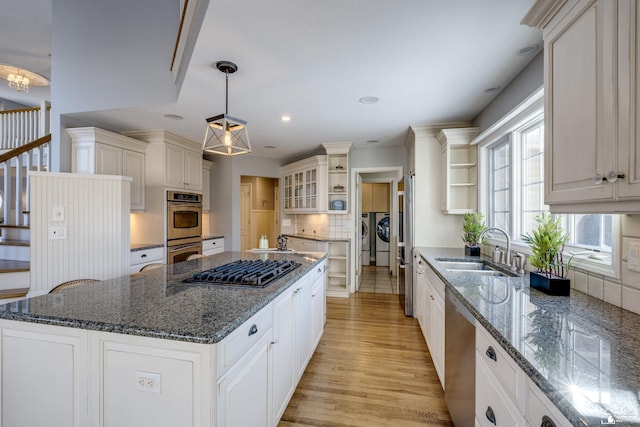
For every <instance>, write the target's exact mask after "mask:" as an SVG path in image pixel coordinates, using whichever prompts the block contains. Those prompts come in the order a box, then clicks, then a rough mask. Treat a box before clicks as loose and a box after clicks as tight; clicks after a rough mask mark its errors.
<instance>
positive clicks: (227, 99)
mask: <svg viewBox="0 0 640 427" xmlns="http://www.w3.org/2000/svg"><path fill="white" fill-rule="evenodd" d="M224 75H225V76H226V88H225V100H224V105H225V110H224V113H225V114H229V72H228V71H225V73H224Z"/></svg>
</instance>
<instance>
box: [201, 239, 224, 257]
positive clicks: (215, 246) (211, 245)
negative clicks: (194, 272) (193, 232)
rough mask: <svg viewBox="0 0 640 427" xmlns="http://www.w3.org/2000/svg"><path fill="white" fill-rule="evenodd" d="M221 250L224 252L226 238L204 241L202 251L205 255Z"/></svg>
mask: <svg viewBox="0 0 640 427" xmlns="http://www.w3.org/2000/svg"><path fill="white" fill-rule="evenodd" d="M220 252H224V238H219V239H209V240H203V241H202V253H203V254H204V255H213V254H217V253H220Z"/></svg>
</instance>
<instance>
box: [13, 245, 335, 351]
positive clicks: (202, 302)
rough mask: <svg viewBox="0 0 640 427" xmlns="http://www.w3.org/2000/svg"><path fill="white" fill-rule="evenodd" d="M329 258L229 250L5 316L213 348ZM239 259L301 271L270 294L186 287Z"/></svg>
mask: <svg viewBox="0 0 640 427" xmlns="http://www.w3.org/2000/svg"><path fill="white" fill-rule="evenodd" d="M325 257H326V255H325V254H324V253H305V254H252V253H249V252H242V253H240V252H224V253H221V254H217V255H212V256H208V257H204V258H198V259H195V260H192V261H187V262H183V263H180V264H174V265H168V266H166V267H165V268H159V269H153V270H148V271H147V272H142V273H136V274H132V275H130V276H124V277H120V278H117V279H113V280H107V281H104V282H98V283H95V284H88V285H85V286H82V287H80V288H74V289H68V290H65V291H63V292H61V293H56V294H48V295H42V296H38V297H34V298H30V299H27V300H22V301H18V302H16V303H12V304H7V305H2V306H0V318H3V319H9V320H18V321H24V322H33V323H43V324H49V325H57V326H67V327H72V328H82V329H91V330H97V331H104V332H114V333H120V334H129V335H140V336H145V337H153V338H162V339H170V340H179V341H188V342H195V343H203V344H212V343H216V342H219V341H220V340H222V339H223V338H224V337H226V336H227V335H228V334H229V333H231V332H232V331H233V330H234V329H236V328H237V327H238V326H240V325H241V324H242V323H244V322H245V321H246V320H247V319H249V318H250V317H251V316H253V315H254V314H255V313H257V312H258V311H260V309H262V308H263V307H265V306H266V305H267V304H268V303H269V302H270V301H272V300H273V299H274V298H276V297H277V296H278V295H279V294H280V293H282V292H283V291H284V290H285V289H287V288H288V287H289V286H290V285H292V284H293V283H295V282H296V281H297V280H298V279H300V278H301V277H302V276H303V275H304V274H306V273H307V272H308V271H310V270H311V269H312V268H313V267H314V266H315V265H316V264H318V263H319V262H321V261H322V260H323V259H324V258H325ZM237 259H285V260H294V261H297V262H299V263H301V266H300V267H298V268H297V269H295V270H294V271H292V272H291V273H289V274H287V275H286V276H284V277H282V278H280V279H277V280H276V281H274V282H272V283H271V284H269V285H268V286H267V287H265V288H263V289H260V288H251V289H240V288H230V287H225V286H211V285H190V284H184V283H182V280H183V279H186V278H190V277H191V276H192V275H193V273H195V272H199V271H203V270H206V269H209V268H213V267H215V266H218V265H222V264H225V263H228V262H231V261H234V260H237Z"/></svg>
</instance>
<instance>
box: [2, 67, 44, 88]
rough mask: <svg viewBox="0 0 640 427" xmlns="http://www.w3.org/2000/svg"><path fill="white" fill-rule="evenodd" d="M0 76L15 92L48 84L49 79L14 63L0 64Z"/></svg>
mask: <svg viewBox="0 0 640 427" xmlns="http://www.w3.org/2000/svg"><path fill="white" fill-rule="evenodd" d="M0 78H2V79H5V80H6V81H7V85H8V86H9V87H10V88H11V89H13V90H15V91H17V92H29V88H30V87H32V86H49V80H47V79H46V78H44V77H42V76H41V75H40V74H36V73H34V72H31V71H29V70H25V69H24V68H18V67H16V66H15V65H8V64H0Z"/></svg>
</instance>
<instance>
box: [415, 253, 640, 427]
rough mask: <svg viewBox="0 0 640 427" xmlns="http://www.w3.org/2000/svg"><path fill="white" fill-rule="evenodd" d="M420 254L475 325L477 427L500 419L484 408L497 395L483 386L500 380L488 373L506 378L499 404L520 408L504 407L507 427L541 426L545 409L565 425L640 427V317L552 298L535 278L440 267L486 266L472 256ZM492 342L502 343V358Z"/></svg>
mask: <svg viewBox="0 0 640 427" xmlns="http://www.w3.org/2000/svg"><path fill="white" fill-rule="evenodd" d="M417 252H418V253H419V254H420V256H421V257H422V259H423V260H424V261H426V262H427V264H428V265H429V267H431V269H432V271H433V272H434V273H435V275H437V276H438V279H440V280H442V282H444V286H445V288H446V291H447V292H449V293H451V294H452V295H453V296H454V297H455V298H457V299H458V300H459V301H460V302H461V303H462V304H463V305H464V307H466V309H468V311H469V312H470V313H471V314H472V316H473V318H474V319H475V326H476V330H477V331H476V348H477V352H476V420H477V422H478V425H485V424H486V422H487V419H486V418H487V417H489V415H492V416H494V417H495V418H497V419H498V420H499V419H500V416H499V415H498V412H499V410H498V409H496V407H495V406H494V407H493V408H491V409H492V411H491V413H489V410H488V408H487V406H486V405H485V406H482V404H479V403H481V402H483V399H486V398H487V395H490V394H491V393H490V392H485V391H484V388H483V387H485V386H486V384H482V383H483V382H487V381H483V379H485V378H487V377H491V378H494V374H492V373H490V374H487V375H486V376H483V375H485V374H484V373H483V372H484V371H485V369H484V368H483V367H489V368H488V370H491V369H494V372H495V377H496V378H499V380H498V381H497V383H499V385H497V386H496V388H498V389H500V390H501V391H500V392H499V393H498V394H499V397H500V398H501V399H498V400H502V401H503V402H502V403H504V401H505V400H510V401H513V402H514V403H513V405H512V406H510V407H507V406H509V405H507V404H505V408H504V411H503V412H504V413H503V416H502V420H503V421H505V417H506V418H507V419H509V420H513V421H509V422H507V423H506V424H505V423H504V422H503V423H502V425H524V424H523V423H524V422H525V420H526V422H527V423H528V425H532V426H533V425H541V419H540V418H536V417H534V416H533V414H534V413H536V412H539V409H540V408H539V407H540V406H541V404H540V402H543V403H544V404H546V405H547V406H548V408H545V409H549V410H550V411H551V412H553V411H554V410H555V411H559V412H560V413H561V414H562V416H563V417H565V418H566V419H563V420H561V421H557V420H554V421H555V422H556V424H555V425H558V426H559V425H567V424H566V423H569V424H570V425H574V426H601V425H617V426H618V425H622V426H639V425H640V399H639V397H638V396H640V374H639V373H640V340H639V339H638V336H639V335H638V334H639V333H640V316H638V315H637V314H634V313H631V312H629V311H626V310H623V309H621V308H619V307H616V306H613V305H611V304H608V303H606V302H604V301H602V300H599V299H596V298H593V297H591V296H588V295H586V294H583V293H581V292H579V291H576V290H575V289H572V290H571V295H570V296H568V297H561V296H549V295H546V294H544V293H542V292H539V291H537V290H536V289H532V288H530V287H529V279H528V275H526V276H524V277H507V276H490V275H474V274H465V273H456V272H452V271H448V269H447V267H446V266H444V265H443V264H441V263H439V262H438V260H442V259H443V258H447V259H458V260H467V261H478V260H479V258H478V257H465V256H464V254H463V251H462V250H461V249H460V250H457V249H441V248H417ZM482 259H484V260H487V259H486V258H484V257H483V258H482ZM487 261H488V260H487ZM447 338H448V337H447ZM486 343H497V344H493V345H494V346H495V347H496V348H495V349H492V350H495V351H490V350H489V347H491V345H487V344H486ZM481 344H485V345H484V346H482V345H481ZM496 352H497V357H496ZM485 353H486V354H485ZM503 354H504V355H507V356H505V357H506V359H509V360H506V362H507V363H506V364H505V365H503V367H502V368H500V367H496V368H494V367H492V366H491V365H500V363H502V362H503V361H502V360H501V358H500V356H501V355H503ZM480 359H482V360H481V361H480ZM496 359H497V360H498V361H500V362H497V361H496ZM505 366H506V368H505ZM511 368H513V369H511ZM445 375H446V367H445ZM479 380H480V381H479ZM479 382H480V384H479ZM488 382H491V381H488ZM510 384H512V386H511V385H510ZM510 390H513V393H509V391H510ZM505 392H506V393H505ZM500 393H504V394H500ZM540 394H543V395H544V396H540ZM478 395H480V398H479V397H478ZM551 402H552V403H551ZM542 406H544V405H542ZM485 414H487V415H486V416H485ZM550 415H551V413H550ZM489 418H491V417H489ZM552 418H553V417H552ZM510 422H514V423H515V424H510ZM498 425H501V424H500V423H498ZM543 425H544V424H543Z"/></svg>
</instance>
